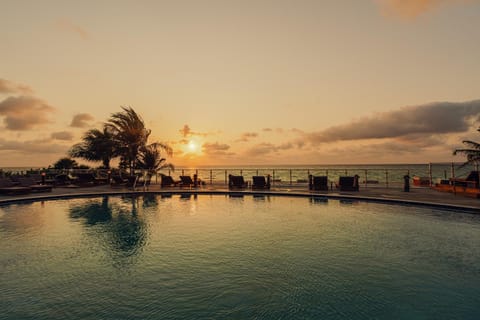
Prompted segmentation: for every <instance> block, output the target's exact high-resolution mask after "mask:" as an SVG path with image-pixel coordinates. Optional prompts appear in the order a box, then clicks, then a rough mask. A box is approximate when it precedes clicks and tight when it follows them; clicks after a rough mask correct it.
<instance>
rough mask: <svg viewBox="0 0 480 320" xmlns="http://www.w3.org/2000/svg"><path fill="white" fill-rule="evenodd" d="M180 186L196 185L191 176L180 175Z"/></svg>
mask: <svg viewBox="0 0 480 320" xmlns="http://www.w3.org/2000/svg"><path fill="white" fill-rule="evenodd" d="M180 187H189V188H192V187H195V182H194V181H193V180H192V177H190V176H180Z"/></svg>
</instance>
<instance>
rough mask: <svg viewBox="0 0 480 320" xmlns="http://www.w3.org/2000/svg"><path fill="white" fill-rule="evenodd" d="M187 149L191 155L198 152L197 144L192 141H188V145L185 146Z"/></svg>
mask: <svg viewBox="0 0 480 320" xmlns="http://www.w3.org/2000/svg"><path fill="white" fill-rule="evenodd" d="M187 148H188V150H189V151H190V152H192V153H197V152H198V150H199V146H198V143H196V142H195V141H193V140H190V141H189V142H188V145H187Z"/></svg>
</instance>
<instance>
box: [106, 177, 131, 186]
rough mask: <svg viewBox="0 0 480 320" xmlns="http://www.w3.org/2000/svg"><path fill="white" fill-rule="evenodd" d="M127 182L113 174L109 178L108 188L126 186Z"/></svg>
mask: <svg viewBox="0 0 480 320" xmlns="http://www.w3.org/2000/svg"><path fill="white" fill-rule="evenodd" d="M127 182H128V180H127V179H125V178H124V177H122V176H121V175H118V174H115V175H112V176H111V177H110V186H112V187H121V186H126V185H127Z"/></svg>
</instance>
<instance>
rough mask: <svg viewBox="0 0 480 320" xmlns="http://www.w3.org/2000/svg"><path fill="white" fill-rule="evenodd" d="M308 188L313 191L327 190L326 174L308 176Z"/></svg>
mask: <svg viewBox="0 0 480 320" xmlns="http://www.w3.org/2000/svg"><path fill="white" fill-rule="evenodd" d="M309 189H310V190H315V191H328V177H327V176H310V177H309Z"/></svg>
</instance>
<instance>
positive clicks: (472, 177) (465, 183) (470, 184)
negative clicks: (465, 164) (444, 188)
mask: <svg viewBox="0 0 480 320" xmlns="http://www.w3.org/2000/svg"><path fill="white" fill-rule="evenodd" d="M479 180H480V177H479V173H478V171H471V172H470V174H469V175H468V176H467V177H466V178H465V179H459V178H455V179H450V183H451V184H452V185H454V186H459V187H467V188H479V187H480V181H479Z"/></svg>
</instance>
